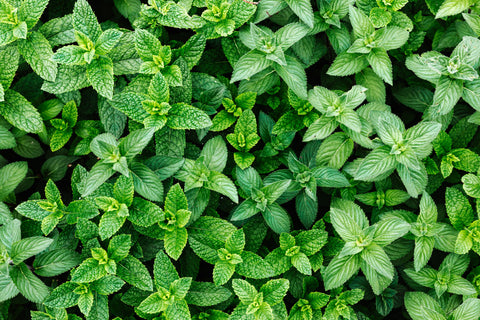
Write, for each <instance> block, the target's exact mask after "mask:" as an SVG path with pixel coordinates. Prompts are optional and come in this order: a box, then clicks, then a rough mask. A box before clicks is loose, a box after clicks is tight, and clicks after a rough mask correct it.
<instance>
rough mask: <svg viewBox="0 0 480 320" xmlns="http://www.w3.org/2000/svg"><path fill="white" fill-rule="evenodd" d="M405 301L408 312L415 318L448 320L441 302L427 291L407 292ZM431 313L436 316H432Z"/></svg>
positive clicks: (416, 319)
mask: <svg viewBox="0 0 480 320" xmlns="http://www.w3.org/2000/svg"><path fill="white" fill-rule="evenodd" d="M404 301H405V307H406V308H407V311H408V314H409V315H410V316H411V317H412V319H413V320H426V319H432V320H446V318H445V316H444V311H443V310H442V308H441V307H440V305H439V303H438V302H437V301H436V300H435V299H433V298H432V297H430V296H429V295H427V294H426V293H423V292H407V293H406V294H405V300H404ZM431 314H434V315H435V318H432V317H431V316H430V315H431Z"/></svg>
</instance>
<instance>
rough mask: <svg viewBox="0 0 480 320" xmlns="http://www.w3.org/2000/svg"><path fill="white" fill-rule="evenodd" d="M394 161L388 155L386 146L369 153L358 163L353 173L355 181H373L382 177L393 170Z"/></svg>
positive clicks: (388, 150)
mask: <svg viewBox="0 0 480 320" xmlns="http://www.w3.org/2000/svg"><path fill="white" fill-rule="evenodd" d="M395 166H396V160H395V157H394V156H393V155H391V154H390V148H389V147H388V146H382V147H378V148H376V149H374V150H373V151H371V152H370V153H369V154H368V155H367V156H366V157H365V158H364V159H363V161H362V162H361V163H360V165H359V166H358V169H357V171H356V172H355V179H356V180H363V181H375V180H376V179H377V177H379V176H382V175H384V174H386V173H388V172H391V171H393V170H394V169H395Z"/></svg>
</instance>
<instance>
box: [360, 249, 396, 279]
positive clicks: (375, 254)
mask: <svg viewBox="0 0 480 320" xmlns="http://www.w3.org/2000/svg"><path fill="white" fill-rule="evenodd" d="M361 257H362V259H363V260H364V261H365V262H366V263H367V264H368V265H369V266H370V267H371V268H373V269H374V270H375V271H376V272H378V273H380V274H381V275H383V276H385V277H387V278H389V279H390V280H392V279H393V275H394V268H393V265H392V263H391V262H390V259H389V258H388V256H387V254H386V253H385V251H383V249H382V248H381V247H380V246H378V245H375V244H371V245H369V246H367V247H365V249H364V250H363V251H362V253H361Z"/></svg>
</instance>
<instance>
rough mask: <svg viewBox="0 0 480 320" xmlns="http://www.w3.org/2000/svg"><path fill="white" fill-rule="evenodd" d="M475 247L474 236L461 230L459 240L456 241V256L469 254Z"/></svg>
mask: <svg viewBox="0 0 480 320" xmlns="http://www.w3.org/2000/svg"><path fill="white" fill-rule="evenodd" d="M472 246H473V240H472V236H471V235H470V234H469V233H468V231H467V230H461V231H460V232H459V233H458V236H457V239H456V241H455V250H454V252H455V253H456V254H467V253H468V252H469V251H470V249H471V248H472Z"/></svg>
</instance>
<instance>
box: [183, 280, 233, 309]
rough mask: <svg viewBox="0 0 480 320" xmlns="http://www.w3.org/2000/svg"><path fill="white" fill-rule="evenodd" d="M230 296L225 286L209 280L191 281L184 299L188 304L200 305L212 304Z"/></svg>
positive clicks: (230, 293) (207, 305)
mask: <svg viewBox="0 0 480 320" xmlns="http://www.w3.org/2000/svg"><path fill="white" fill-rule="evenodd" d="M231 296H232V292H230V290H228V289H227V288H224V287H220V286H216V285H214V284H213V283H211V282H197V281H192V285H191V286H190V289H189V290H188V293H187V296H186V297H185V300H186V301H187V303H188V304H192V305H195V306H200V307H209V306H214V305H217V304H219V303H222V302H224V301H226V300H228V298H230V297H231Z"/></svg>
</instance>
